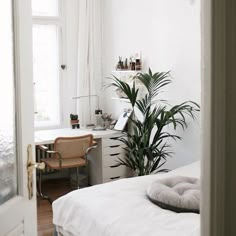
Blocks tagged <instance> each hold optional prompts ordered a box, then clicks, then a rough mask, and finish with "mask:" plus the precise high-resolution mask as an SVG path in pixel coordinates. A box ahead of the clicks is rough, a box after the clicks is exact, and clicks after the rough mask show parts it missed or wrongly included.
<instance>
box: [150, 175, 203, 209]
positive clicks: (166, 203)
mask: <svg viewBox="0 0 236 236" xmlns="http://www.w3.org/2000/svg"><path fill="white" fill-rule="evenodd" d="M147 196H148V198H149V199H150V200H151V201H152V202H153V203H154V204H156V205H158V206H159V207H161V208H164V209H167V210H171V211H174V212H178V213H180V212H192V213H200V210H199V209H200V181H199V179H196V178H191V177H183V176H173V177H169V178H165V179H159V180H156V181H154V182H153V183H152V184H151V185H150V186H149V187H148V189H147Z"/></svg>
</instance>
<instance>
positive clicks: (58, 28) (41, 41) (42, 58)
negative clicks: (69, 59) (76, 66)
mask: <svg viewBox="0 0 236 236" xmlns="http://www.w3.org/2000/svg"><path fill="white" fill-rule="evenodd" d="M32 17H33V28H32V34H33V78H34V98H35V127H36V128H46V127H47V128H48V127H55V126H60V125H61V119H62V118H61V114H62V111H61V110H62V108H61V105H60V104H61V101H60V98H61V84H60V81H61V78H62V73H61V63H62V57H63V55H62V54H63V40H62V39H63V32H64V24H63V22H64V17H63V15H62V12H61V1H60V0H32Z"/></svg>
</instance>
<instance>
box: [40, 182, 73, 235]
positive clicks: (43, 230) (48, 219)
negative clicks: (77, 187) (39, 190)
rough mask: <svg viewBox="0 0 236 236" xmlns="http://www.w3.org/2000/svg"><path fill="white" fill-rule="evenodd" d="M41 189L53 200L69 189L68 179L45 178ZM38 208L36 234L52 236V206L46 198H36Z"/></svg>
mask: <svg viewBox="0 0 236 236" xmlns="http://www.w3.org/2000/svg"><path fill="white" fill-rule="evenodd" d="M43 191H44V193H47V194H48V195H49V196H50V197H51V199H52V200H53V201H54V200H56V199H57V198H59V197H61V196H62V195H64V194H66V193H68V192H70V191H71V188H70V184H69V181H68V180H55V179H54V180H47V181H45V182H44V183H43ZM37 210H38V236H52V235H53V230H54V226H53V224H52V206H51V204H50V203H49V201H47V200H42V199H41V198H39V197H38V199H37Z"/></svg>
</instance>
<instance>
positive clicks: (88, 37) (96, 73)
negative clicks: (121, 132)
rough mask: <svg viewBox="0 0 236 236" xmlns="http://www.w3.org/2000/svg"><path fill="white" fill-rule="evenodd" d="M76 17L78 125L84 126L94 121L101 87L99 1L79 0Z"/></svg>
mask: <svg viewBox="0 0 236 236" xmlns="http://www.w3.org/2000/svg"><path fill="white" fill-rule="evenodd" d="M78 19H79V24H78V27H79V29H78V70H77V75H78V76H77V96H78V97H79V98H78V99H77V113H78V115H79V119H80V124H81V126H85V125H86V124H88V123H94V111H95V109H97V108H98V97H97V96H99V95H100V94H99V93H100V90H101V81H102V80H101V6H100V1H98V0H79V16H78ZM94 95H97V96H94ZM83 96H88V97H83Z"/></svg>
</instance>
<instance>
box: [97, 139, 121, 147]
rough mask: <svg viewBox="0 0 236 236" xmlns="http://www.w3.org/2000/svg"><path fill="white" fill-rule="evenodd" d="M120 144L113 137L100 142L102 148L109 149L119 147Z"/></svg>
mask: <svg viewBox="0 0 236 236" xmlns="http://www.w3.org/2000/svg"><path fill="white" fill-rule="evenodd" d="M121 144H122V142H121V141H119V140H117V139H115V138H114V137H112V138H104V139H103V140H102V146H103V148H104V147H110V146H115V145H121Z"/></svg>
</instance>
